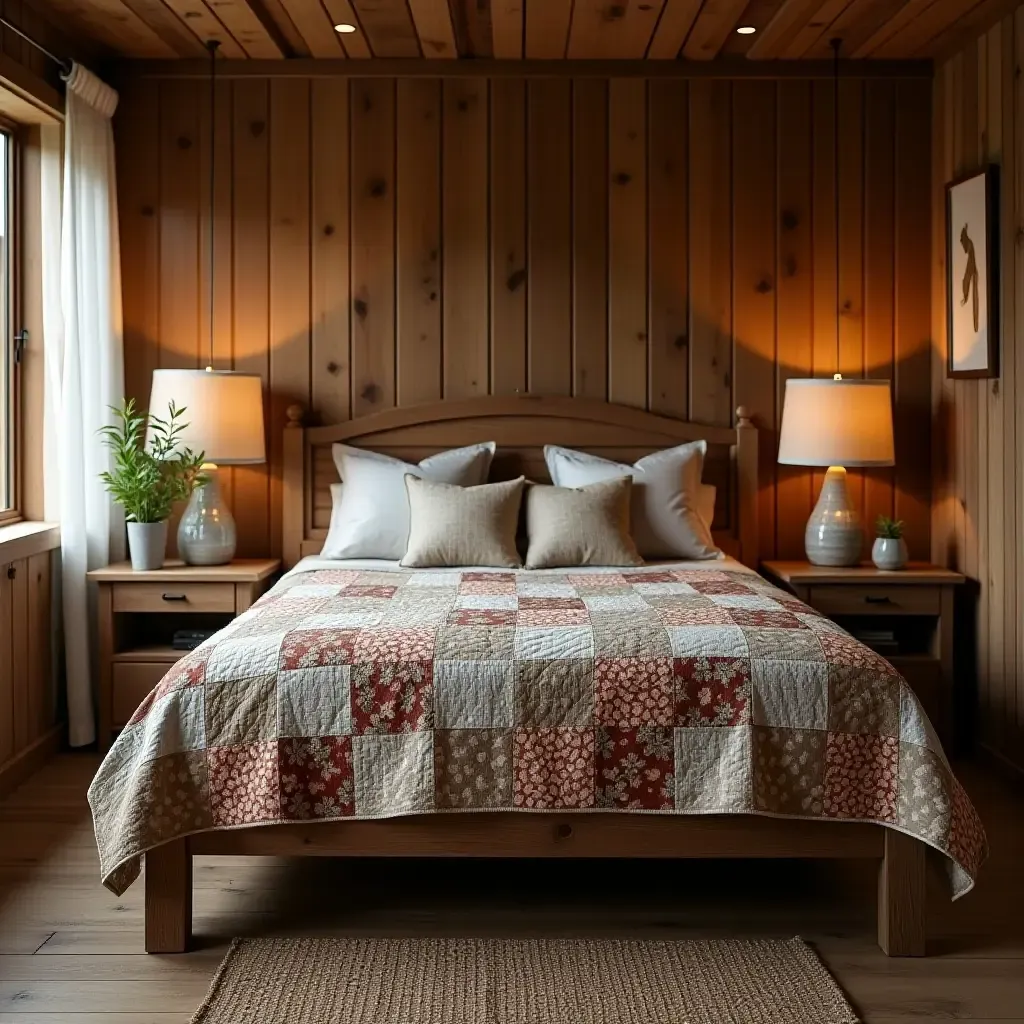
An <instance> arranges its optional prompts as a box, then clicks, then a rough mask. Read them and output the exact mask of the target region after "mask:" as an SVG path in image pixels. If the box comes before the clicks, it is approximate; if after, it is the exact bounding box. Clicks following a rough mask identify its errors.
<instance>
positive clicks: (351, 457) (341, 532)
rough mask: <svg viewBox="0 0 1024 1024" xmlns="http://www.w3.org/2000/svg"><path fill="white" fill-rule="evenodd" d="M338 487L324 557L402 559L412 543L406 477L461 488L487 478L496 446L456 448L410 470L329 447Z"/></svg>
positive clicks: (388, 459) (359, 452) (364, 453)
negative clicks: (407, 546) (410, 476)
mask: <svg viewBox="0 0 1024 1024" xmlns="http://www.w3.org/2000/svg"><path fill="white" fill-rule="evenodd" d="M331 449H332V454H333V456H334V464H335V465H336V466H337V467H338V475H339V476H340V477H341V483H340V484H333V485H332V486H331V504H332V509H331V524H330V528H329V529H328V531H327V540H326V541H324V546H323V550H322V551H321V555H322V556H323V557H324V558H401V557H402V555H404V554H405V548H406V544H407V542H408V539H409V499H408V496H407V493H406V489H405V477H406V475H412V476H415V477H422V478H424V479H427V480H434V481H437V482H439V483H445V484H453V485H455V486H457V487H475V486H476V485H477V484H482V483H483V482H484V481H485V480H486V479H487V473H488V471H489V470H490V468H491V459H492V458H493V456H494V442H493V441H487V442H484V443H482V444H474V445H470V446H469V447H467V448H452V449H450V450H449V451H444V452H438V453H437V454H436V455H431V456H430V457H429V458H427V459H424V460H423V461H422V462H421V463H420V464H419V465H418V466H412V465H410V464H409V463H407V462H402V460H401V459H393V458H391V457H390V456H388V455H380V454H379V453H377V452H368V451H363V449H361V448H352V447H350V446H349V445H346V444H335V445H332V446H331Z"/></svg>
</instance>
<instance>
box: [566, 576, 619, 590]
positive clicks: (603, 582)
mask: <svg viewBox="0 0 1024 1024" xmlns="http://www.w3.org/2000/svg"><path fill="white" fill-rule="evenodd" d="M565 578H566V581H567V582H568V583H570V584H571V585H572V586H574V587H575V588H576V589H577V590H597V589H599V588H601V587H625V586H627V580H626V577H625V576H623V575H622V573H621V572H591V573H578V574H570V575H567V576H566V577H565Z"/></svg>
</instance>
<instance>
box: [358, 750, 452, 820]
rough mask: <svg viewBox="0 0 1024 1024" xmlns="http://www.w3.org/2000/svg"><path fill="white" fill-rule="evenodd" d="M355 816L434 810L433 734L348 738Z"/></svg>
mask: <svg viewBox="0 0 1024 1024" xmlns="http://www.w3.org/2000/svg"><path fill="white" fill-rule="evenodd" d="M352 757H353V761H354V763H355V775H356V813H357V814H359V815H361V816H362V817H366V818H379V817H383V816H385V815H386V816H388V817H394V816H395V815H399V814H414V813H417V812H424V811H432V810H434V733H432V732H410V733H367V734H365V735H363V736H353V737H352Z"/></svg>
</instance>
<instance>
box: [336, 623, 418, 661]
mask: <svg viewBox="0 0 1024 1024" xmlns="http://www.w3.org/2000/svg"><path fill="white" fill-rule="evenodd" d="M433 657H434V630H433V629H430V628H428V627H418V628H413V629H372V630H370V629H366V630H362V631H361V632H360V633H359V635H358V636H357V637H356V642H355V661H356V663H357V664H367V663H374V662H388V663H396V662H409V661H431V660H432V659H433Z"/></svg>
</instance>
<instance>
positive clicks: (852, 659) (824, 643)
mask: <svg viewBox="0 0 1024 1024" xmlns="http://www.w3.org/2000/svg"><path fill="white" fill-rule="evenodd" d="M815 635H816V636H817V638H818V642H819V643H820V644H821V649H822V650H823V651H824V652H825V660H826V661H828V662H830V663H831V664H833V665H852V666H854V667H856V668H863V669H870V670H871V671H873V672H877V673H881V674H882V675H884V676H892V675H895V674H896V670H895V669H894V668H893V667H892V666H891V665H890V664H889V662H887V661H886V660H885V658H883V657H882V656H881V655H880V654H876V653H875V652H874V651H873V650H871V648H869V647H865V646H864V644H862V643H861V642H860V641H859V640H854V639H853V637H852V636H850V635H849V634H847V633H833V632H827V633H823V632H818V631H817V630H816V631H815Z"/></svg>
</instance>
